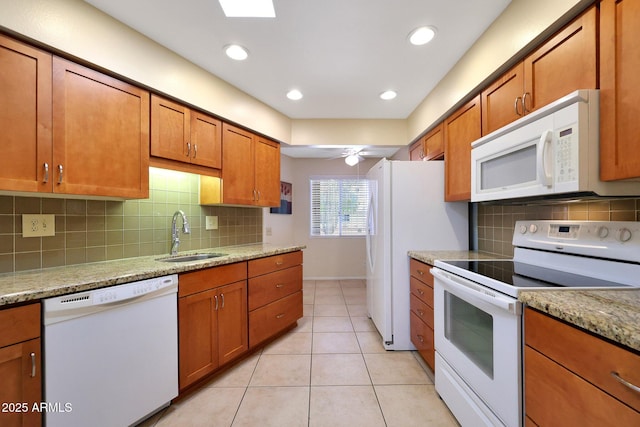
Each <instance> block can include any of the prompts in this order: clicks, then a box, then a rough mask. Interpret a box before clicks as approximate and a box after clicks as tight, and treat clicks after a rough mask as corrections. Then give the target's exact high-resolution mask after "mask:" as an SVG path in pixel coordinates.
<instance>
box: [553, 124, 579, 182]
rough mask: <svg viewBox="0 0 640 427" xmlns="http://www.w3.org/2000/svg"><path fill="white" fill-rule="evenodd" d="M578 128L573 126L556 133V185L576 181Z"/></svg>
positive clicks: (575, 125)
mask: <svg viewBox="0 0 640 427" xmlns="http://www.w3.org/2000/svg"><path fill="white" fill-rule="evenodd" d="M577 143H578V126H577V124H574V125H572V126H570V127H566V128H564V129H562V130H560V131H559V132H558V133H557V138H556V148H555V171H556V173H555V177H556V179H555V181H556V183H563V182H574V181H577V180H578V147H577Z"/></svg>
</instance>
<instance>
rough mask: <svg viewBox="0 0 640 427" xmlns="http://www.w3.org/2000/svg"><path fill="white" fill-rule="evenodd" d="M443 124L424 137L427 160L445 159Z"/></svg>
mask: <svg viewBox="0 0 640 427" xmlns="http://www.w3.org/2000/svg"><path fill="white" fill-rule="evenodd" d="M442 129H443V126H442V123H440V124H438V126H436V127H435V128H433V129H431V130H430V131H429V132H428V133H427V134H426V135H425V136H424V152H425V159H426V160H439V159H443V158H444V132H443V131H442Z"/></svg>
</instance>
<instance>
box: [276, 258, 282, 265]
mask: <svg viewBox="0 0 640 427" xmlns="http://www.w3.org/2000/svg"><path fill="white" fill-rule="evenodd" d="M282 264H284V261H283V260H281V259H279V260H277V261H276V265H282Z"/></svg>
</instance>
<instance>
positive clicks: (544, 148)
mask: <svg viewBox="0 0 640 427" xmlns="http://www.w3.org/2000/svg"><path fill="white" fill-rule="evenodd" d="M552 138H553V131H552V130H545V131H544V132H543V133H542V136H540V141H539V142H538V150H537V153H538V157H537V165H536V168H537V170H538V179H539V180H540V182H541V183H542V184H543V185H546V186H547V187H550V186H551V185H552V184H553V176H551V172H549V170H548V169H547V167H548V165H547V152H548V149H549V146H550V145H551V141H552Z"/></svg>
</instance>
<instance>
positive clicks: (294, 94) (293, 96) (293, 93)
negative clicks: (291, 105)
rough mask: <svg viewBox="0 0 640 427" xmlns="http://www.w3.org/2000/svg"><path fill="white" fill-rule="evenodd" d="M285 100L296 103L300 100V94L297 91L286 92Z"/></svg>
mask: <svg viewBox="0 0 640 427" xmlns="http://www.w3.org/2000/svg"><path fill="white" fill-rule="evenodd" d="M287 98H289V99H290V100H292V101H298V100H299V99H302V92H300V91H299V90H298V89H292V90H290V91H289V92H287Z"/></svg>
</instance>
